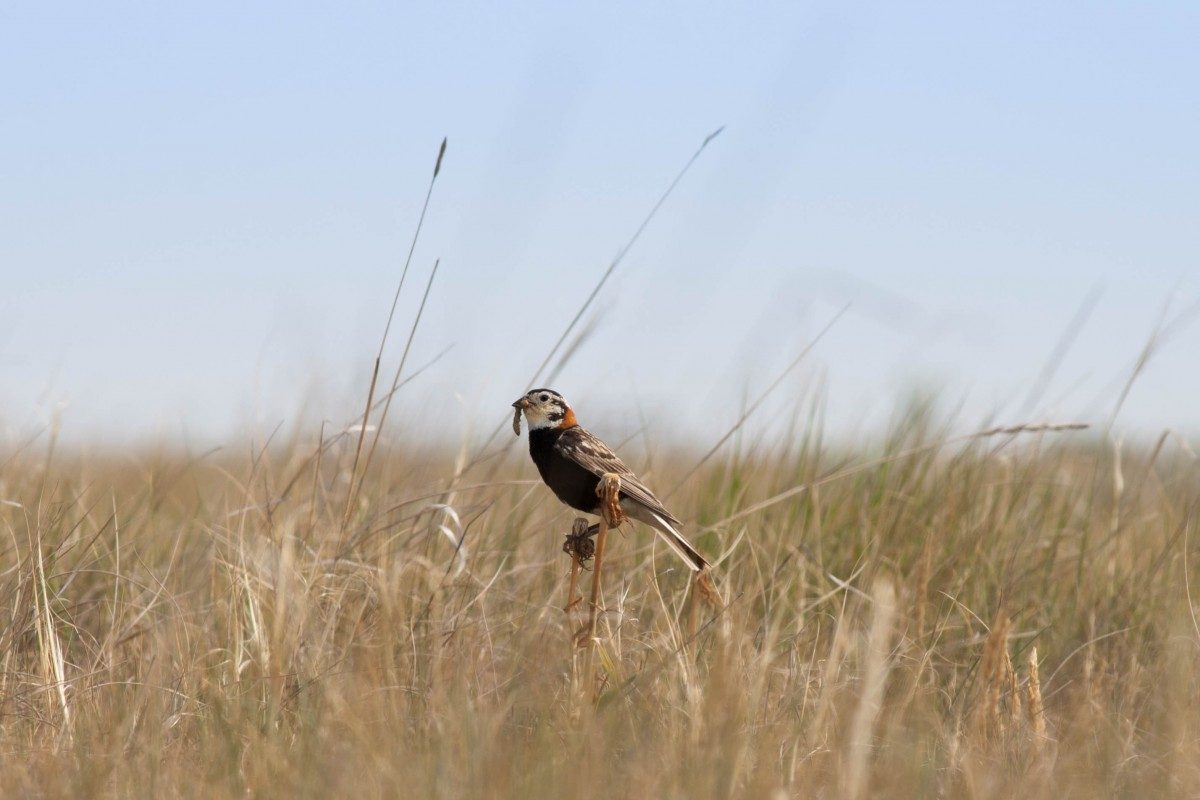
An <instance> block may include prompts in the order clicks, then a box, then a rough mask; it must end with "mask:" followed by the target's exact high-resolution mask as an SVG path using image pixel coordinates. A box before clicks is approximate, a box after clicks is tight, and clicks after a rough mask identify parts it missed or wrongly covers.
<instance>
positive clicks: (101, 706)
mask: <svg viewBox="0 0 1200 800" xmlns="http://www.w3.org/2000/svg"><path fill="white" fill-rule="evenodd" d="M939 435H940V434H938V433H937V432H936V431H934V430H932V429H931V427H930V425H929V424H928V422H927V420H925V419H923V418H921V417H920V415H917V416H914V417H910V418H907V419H905V420H903V421H901V422H900V423H898V424H897V425H896V427H895V429H894V431H893V432H892V434H891V435H890V436H888V437H887V438H886V441H883V442H881V443H880V444H879V446H878V447H876V448H868V447H863V448H862V450H861V451H859V452H853V451H847V450H845V449H839V448H835V447H831V446H828V445H822V443H821V442H820V440H819V437H818V436H817V435H816V434H815V433H813V434H810V435H809V436H806V437H803V438H801V439H800V440H798V441H795V442H792V443H789V444H788V445H786V446H779V447H777V448H776V449H774V450H770V451H767V450H764V449H758V450H757V451H755V452H754V453H753V455H751V456H746V457H742V456H737V455H725V456H724V457H721V456H718V457H717V458H714V459H711V460H709V461H708V462H706V463H705V464H704V466H703V467H702V468H701V469H699V470H697V471H695V472H694V473H690V474H689V471H690V470H691V468H692V467H693V466H694V461H691V460H689V459H688V457H687V456H686V455H683V454H674V455H673V454H671V453H665V452H659V453H656V454H655V457H654V458H653V459H652V460H651V461H650V462H649V463H650V464H651V465H652V467H653V468H652V469H651V471H650V473H649V475H648V476H647V477H648V480H649V482H650V483H651V484H652V485H654V486H658V487H671V486H673V485H674V483H675V481H676V480H677V479H679V478H681V477H683V476H684V475H689V477H688V479H687V480H686V482H685V483H684V485H683V487H682V488H681V489H680V490H679V492H677V493H676V494H674V495H673V496H672V497H671V505H672V507H673V508H674V509H676V510H677V513H679V514H680V515H681V516H682V517H684V518H685V519H687V520H688V521H689V528H688V530H689V533H695V532H696V531H697V530H700V531H702V532H701V533H700V534H699V535H698V537H697V538H698V542H699V545H700V547H701V548H702V549H703V550H704V551H705V552H707V553H708V554H710V555H711V556H714V557H715V556H718V555H721V554H725V555H726V556H727V557H726V558H725V560H724V561H722V562H721V563H720V565H719V566H718V568H717V570H716V577H717V583H718V585H719V588H720V590H721V593H722V595H723V597H724V599H725V600H726V602H727V603H728V605H727V608H726V609H725V610H724V611H723V612H722V613H721V614H719V615H718V616H717V617H715V618H713V617H712V616H711V614H710V613H709V612H701V619H700V622H701V627H700V630H699V633H698V635H697V636H696V640H695V642H694V643H692V645H691V646H689V644H688V643H687V642H686V641H685V640H684V638H683V637H684V636H685V634H684V631H686V629H687V622H686V611H685V610H684V608H683V599H684V589H685V581H686V576H685V575H684V574H683V573H682V571H681V570H680V569H678V568H677V565H676V564H675V563H674V562H673V560H672V558H671V557H670V554H669V553H667V552H666V551H664V550H663V549H662V548H661V547H658V548H655V547H654V546H653V544H652V540H651V537H650V536H649V534H648V533H647V532H646V531H644V530H637V531H636V532H632V533H628V534H626V535H624V536H622V535H620V534H616V535H614V536H613V537H612V538H611V539H610V541H609V549H608V557H607V567H606V576H607V577H606V583H607V585H606V590H605V599H606V603H607V613H606V614H605V615H604V616H603V618H602V622H601V626H600V630H599V641H598V644H597V646H596V649H595V651H594V652H593V653H591V654H589V653H587V652H583V651H579V650H576V649H574V648H573V647H572V646H571V633H572V629H573V626H574V625H573V623H572V622H570V621H568V620H567V619H566V618H565V617H564V614H563V613H562V611H561V605H562V602H563V600H564V598H565V581H566V577H567V573H568V566H569V561H568V559H567V557H566V556H565V555H564V554H563V553H562V552H561V551H560V546H561V540H562V534H564V533H565V532H567V531H568V530H569V529H570V522H571V515H570V514H568V513H567V512H566V511H565V510H563V509H562V508H561V507H560V506H558V505H557V504H556V503H555V502H554V501H553V500H552V499H551V498H550V496H549V493H548V492H547V491H546V490H545V489H544V488H543V487H541V486H540V485H538V484H537V483H535V482H533V480H532V479H533V478H534V477H535V475H534V473H533V470H532V468H531V467H530V466H529V465H528V464H526V463H525V459H524V458H523V456H522V454H520V453H519V452H517V451H516V450H514V451H513V452H511V453H509V454H508V456H507V457H506V459H499V460H497V459H492V460H490V461H488V462H486V463H485V465H483V466H482V467H478V468H475V469H473V470H471V471H469V472H467V473H466V474H464V475H462V476H460V477H459V478H458V479H457V480H455V479H454V478H453V476H454V475H455V472H456V462H454V461H453V459H451V458H447V457H443V456H440V455H438V454H436V453H429V452H409V451H407V450H405V449H404V448H403V447H400V446H397V447H395V448H393V449H392V450H391V451H390V453H387V454H385V453H384V452H383V451H382V450H381V452H380V454H379V456H378V457H377V458H376V463H375V465H374V466H373V467H372V470H371V472H370V473H369V474H368V476H367V477H366V479H365V480H364V482H363V484H362V487H361V490H360V491H359V492H358V494H357V498H356V501H355V503H354V504H353V507H352V508H351V509H350V514H349V519H348V522H346V523H345V524H343V519H344V518H345V514H344V512H345V505H346V497H347V494H348V492H349V487H348V485H347V483H348V473H349V467H350V463H351V462H352V460H353V457H354V451H355V442H354V441H353V440H352V439H348V440H343V441H339V442H337V443H336V444H335V445H334V446H332V447H330V448H329V449H328V450H327V451H326V452H325V453H324V455H323V456H322V458H321V460H320V463H319V465H318V464H316V463H314V462H313V461H312V460H310V459H309V456H310V455H311V454H312V452H313V443H312V442H307V441H303V440H297V441H294V442H291V443H283V444H276V445H274V446H273V447H272V448H270V449H269V450H267V451H266V452H265V453H258V452H250V453H249V454H248V455H247V456H246V457H245V458H244V459H238V458H234V457H232V456H230V455H228V454H222V453H217V454H210V455H208V456H204V457H196V458H190V459H189V458H182V457H180V456H178V455H171V454H143V455H142V456H140V457H138V458H132V457H124V458H118V457H115V456H106V455H94V456H87V457H82V456H81V457H73V458H72V457H68V456H65V455H62V454H58V455H50V454H47V453H45V450H46V448H45V447H44V443H43V442H38V443H36V444H34V445H32V446H30V447H27V448H25V449H24V450H23V451H22V452H20V453H11V452H10V453H5V454H3V455H2V456H0V458H2V459H3V460H2V461H0V463H2V464H3V466H2V467H0V500H3V501H5V502H4V505H0V526H2V528H3V531H4V539H5V544H4V545H3V546H4V551H3V559H2V561H0V564H2V566H3V574H2V582H0V658H2V659H3V664H2V668H0V669H2V674H0V710H2V712H3V713H2V716H0V741H2V743H3V753H4V768H3V770H0V793H2V794H3V796H5V797H17V796H28V797H39V796H47V797H54V796H80V797H106V796H112V797H166V796H180V797H206V798H208V797H215V798H222V797H230V798H233V797H237V798H243V797H246V796H254V797H297V796H306V797H329V796H343V797H351V796H352V797H489V798H492V797H522V798H526V797H532V798H536V797H554V798H571V797H581V798H583V797H604V798H614V797H679V798H684V797H686V798H706V797H818V796H821V797H892V796H895V797H916V796H928V797H935V796H941V797H954V798H957V797H1005V798H1008V797H1014V796H1019V797H1023V798H1030V799H1032V798H1040V797H1048V798H1056V799H1057V798H1062V797H1099V796H1129V797H1151V796H1159V797H1187V796H1195V795H1196V794H1197V793H1198V792H1200V742H1198V740H1197V736H1198V734H1200V718H1198V717H1197V710H1198V707H1197V703H1196V697H1197V691H1200V681H1198V678H1200V670H1198V669H1197V645H1198V642H1200V630H1198V628H1197V625H1196V619H1195V615H1194V607H1193V605H1192V603H1191V602H1190V587H1191V586H1192V585H1193V584H1195V583H1196V579H1197V578H1198V577H1200V574H1198V573H1197V571H1196V559H1195V558H1194V557H1191V556H1189V554H1188V552H1187V550H1188V548H1189V547H1191V542H1192V540H1194V539H1195V538H1196V536H1195V532H1194V531H1193V530H1192V527H1193V525H1194V523H1195V521H1196V504H1197V502H1198V501H1200V482H1198V481H1197V477H1198V470H1197V465H1196V464H1195V463H1194V461H1193V460H1192V459H1191V458H1190V457H1188V456H1187V455H1186V454H1177V453H1176V452H1175V451H1174V450H1173V449H1172V447H1171V446H1170V445H1169V444H1168V445H1167V446H1164V447H1160V448H1157V449H1153V450H1147V451H1145V452H1141V451H1137V450H1136V449H1135V448H1129V447H1126V448H1125V449H1124V451H1123V452H1122V453H1121V457H1120V459H1119V460H1117V459H1116V458H1114V448H1113V446H1111V445H1109V444H1106V443H1104V442H1102V441H1101V440H1100V439H1099V438H1098V437H1094V436H1092V435H1091V434H1087V433H1083V434H1080V433H1066V434H1063V433H1042V434H1037V433H1033V434H1025V435H1016V434H1005V433H995V434H994V435H992V436H990V437H987V438H982V439H976V440H972V441H970V442H968V443H966V444H965V445H964V444H959V445H957V446H945V447H942V446H936V443H937V440H938V436H939ZM1089 437H1091V438H1089ZM38 447H41V448H42V454H38V453H37V451H36V448H38ZM646 464H647V462H642V463H640V464H638V466H645V465H646ZM855 465H861V466H858V467H856V466H855ZM318 466H319V470H318V469H317V467H318ZM458 466H461V464H458ZM830 476H833V477H830ZM798 487H801V488H798ZM804 487H806V488H804ZM448 489H449V490H448ZM771 498H779V499H776V500H774V501H771V502H767V501H769V500H771ZM460 521H461V524H460ZM464 533H465V536H464ZM455 539H461V540H462V541H463V542H464V547H463V550H462V551H461V552H460V553H459V554H458V555H456V554H455V548H454V545H453V544H452V541H453V540H455ZM1035 654H1036V655H1035ZM589 670H590V671H589ZM1031 675H1032V676H1034V680H1033V681H1031V680H1030V676H1031ZM1043 708H1044V713H1043V712H1042V709H1043Z"/></svg>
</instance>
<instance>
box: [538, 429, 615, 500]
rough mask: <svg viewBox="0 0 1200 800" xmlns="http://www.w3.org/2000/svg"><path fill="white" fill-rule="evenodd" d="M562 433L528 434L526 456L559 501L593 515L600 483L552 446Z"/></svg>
mask: <svg viewBox="0 0 1200 800" xmlns="http://www.w3.org/2000/svg"><path fill="white" fill-rule="evenodd" d="M562 433H563V432H562V431H560V430H556V429H554V428H540V429H538V430H531V431H530V432H529V455H530V457H532V458H533V463H534V464H535V465H537V468H538V472H539V473H541V476H542V480H543V481H545V482H546V485H547V486H549V487H550V491H552V492H554V494H555V495H556V496H557V497H558V499H559V500H561V501H563V502H564V503H566V504H567V505H569V506H570V507H571V508H574V509H576V510H577V511H583V512H585V513H588V514H594V513H596V510H597V509H598V508H599V506H600V501H599V499H598V498H597V497H596V484H597V483H599V482H600V479H599V478H597V477H596V476H595V475H593V474H592V473H591V472H589V471H588V470H586V469H584V468H583V467H581V466H579V465H578V464H576V463H575V462H574V461H572V460H571V459H569V458H567V457H566V456H564V455H563V454H562V453H560V452H559V451H558V448H556V447H555V446H554V444H555V442H557V441H558V437H559V436H561V435H562Z"/></svg>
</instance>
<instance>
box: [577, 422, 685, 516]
mask: <svg viewBox="0 0 1200 800" xmlns="http://www.w3.org/2000/svg"><path fill="white" fill-rule="evenodd" d="M554 447H555V449H556V450H558V452H559V453H560V454H561V455H562V456H563V457H565V458H569V459H570V460H571V461H574V462H575V463H576V464H578V465H579V466H581V467H583V468H584V469H586V470H587V471H588V472H590V473H592V474H593V475H595V476H597V477H602V476H603V475H605V474H607V473H610V472H612V473H615V474H617V475H620V476H621V494H623V495H625V496H626V497H628V498H630V499H631V500H635V501H637V502H638V503H641V504H642V505H644V506H645V507H646V508H648V509H650V510H651V511H653V512H654V513H656V514H659V515H660V516H662V517H664V518H666V519H667V520H668V521H669V522H672V523H674V524H676V525H678V524H680V522H679V520H678V519H676V518H675V516H673V515H672V514H671V512H669V511H667V509H666V508H664V507H663V504H662V503H661V502H659V499H658V498H657V497H655V496H654V492H652V491H650V490H649V489H648V488H646V484H644V483H642V482H641V480H639V479H638V476H637V475H634V474H633V470H631V469H630V468H629V467H627V466H625V462H624V461H622V460H621V459H619V458H617V454H616V453H614V452H613V451H612V449H611V448H610V447H609V446H608V445H606V444H605V443H604V442H602V441H600V440H599V439H598V438H596V437H595V436H593V435H592V434H590V433H588V432H587V431H586V430H584V429H583V428H581V427H580V426H578V425H576V426H575V427H572V428H567V429H566V430H565V431H563V433H562V435H561V436H559V437H558V440H557V441H556V442H555V443H554Z"/></svg>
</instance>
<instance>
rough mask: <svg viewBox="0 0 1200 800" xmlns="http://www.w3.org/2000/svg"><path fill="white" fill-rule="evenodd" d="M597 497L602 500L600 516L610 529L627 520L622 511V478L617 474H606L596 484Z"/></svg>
mask: <svg viewBox="0 0 1200 800" xmlns="http://www.w3.org/2000/svg"><path fill="white" fill-rule="evenodd" d="M596 496H597V497H599V498H600V515H601V516H602V517H603V518H604V521H605V522H607V523H608V526H609V527H610V528H615V527H617V526H618V525H620V524H621V523H622V522H623V521H624V520H625V512H624V511H622V510H621V476H620V475H618V474H617V473H615V472H606V473H604V475H602V476H601V477H600V482H599V483H597V484H596Z"/></svg>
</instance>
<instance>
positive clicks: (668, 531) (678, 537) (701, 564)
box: [642, 508, 708, 572]
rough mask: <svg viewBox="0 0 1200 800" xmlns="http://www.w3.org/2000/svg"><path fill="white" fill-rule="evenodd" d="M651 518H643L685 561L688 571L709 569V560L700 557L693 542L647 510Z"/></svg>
mask: <svg viewBox="0 0 1200 800" xmlns="http://www.w3.org/2000/svg"><path fill="white" fill-rule="evenodd" d="M645 512H646V514H648V515H649V518H643V519H642V522H645V523H646V524H647V525H649V526H650V527H652V528H654V530H655V532H656V533H657V534H658V535H659V536H660V537H661V538H662V540H663V541H664V542H666V543H667V547H669V548H671V550H673V551H674V552H675V555H677V556H679V557H680V558H682V559H683V561H684V563H685V564H687V565H688V569H690V570H692V571H693V572H702V571H703V570H706V569H708V560H707V559H705V558H704V556H702V555H700V551H699V550H697V549H696V548H694V547H692V544H691V542H689V541H688V540H687V539H685V538H683V534H682V533H680V532H679V531H677V530H675V526H674V525H672V524H671V523H670V522H668V521H667V520H666V519H664V518H663V517H662V516H661V515H659V514H656V513H654V512H653V511H651V510H650V509H648V508H647V509H645Z"/></svg>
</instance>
